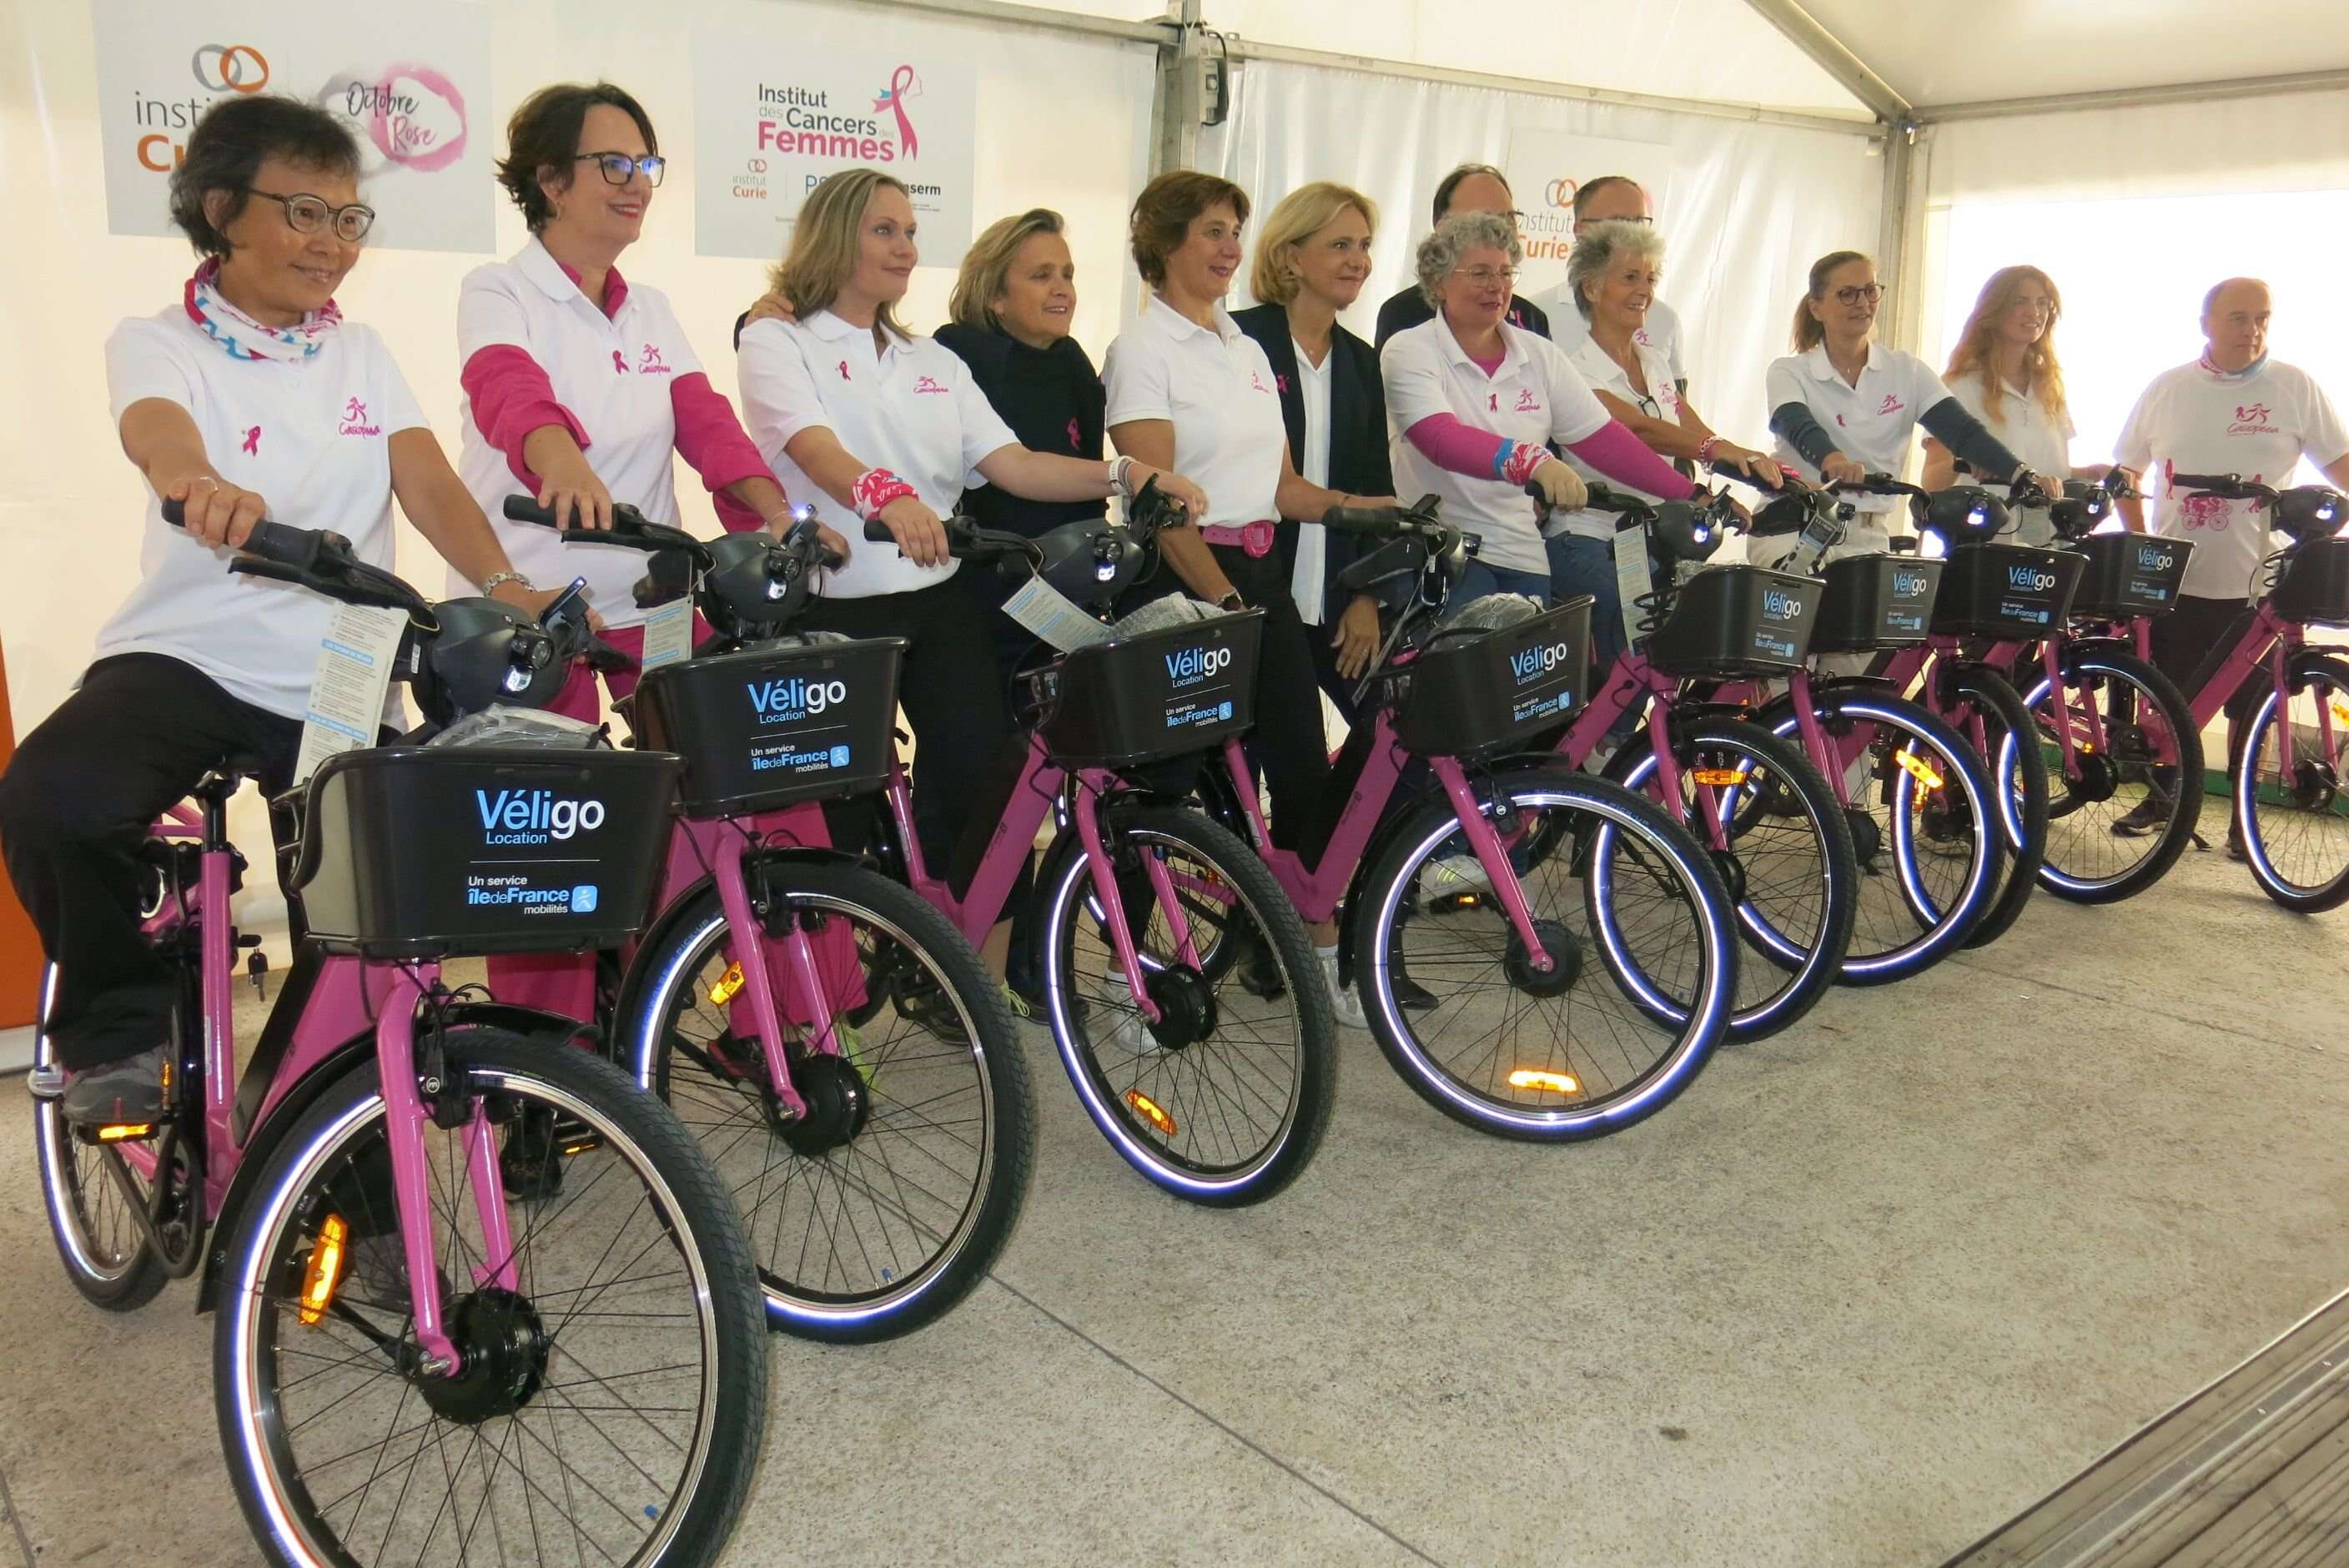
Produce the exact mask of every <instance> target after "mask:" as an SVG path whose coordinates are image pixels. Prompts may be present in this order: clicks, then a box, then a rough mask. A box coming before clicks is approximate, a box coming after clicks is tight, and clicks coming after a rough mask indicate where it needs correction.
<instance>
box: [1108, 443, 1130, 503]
mask: <svg viewBox="0 0 2349 1568" xmlns="http://www.w3.org/2000/svg"><path fill="white" fill-rule="evenodd" d="M1131 479H1133V459H1132V458H1130V457H1128V456H1126V455H1125V454H1124V453H1123V452H1120V453H1118V455H1117V456H1115V457H1113V458H1112V459H1110V460H1109V482H1110V488H1111V489H1112V490H1116V491H1117V492H1118V494H1120V495H1123V496H1131V495H1132V494H1133V486H1132V485H1131V484H1129V483H1128V482H1127V481H1128V480H1131Z"/></svg>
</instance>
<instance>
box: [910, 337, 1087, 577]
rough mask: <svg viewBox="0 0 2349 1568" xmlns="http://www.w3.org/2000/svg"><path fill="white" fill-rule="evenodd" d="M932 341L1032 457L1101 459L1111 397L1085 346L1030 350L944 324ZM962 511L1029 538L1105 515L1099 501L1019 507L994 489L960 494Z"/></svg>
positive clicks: (1069, 343) (1071, 343)
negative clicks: (964, 370) (964, 369)
mask: <svg viewBox="0 0 2349 1568" xmlns="http://www.w3.org/2000/svg"><path fill="white" fill-rule="evenodd" d="M936 336H937V340H938V341H939V342H940V343H942V344H944V345H945V346H947V348H949V349H951V350H953V351H954V353H955V355H956V356H957V358H959V359H961V361H962V362H963V363H964V364H965V365H968V366H970V378H971V379H972V380H973V381H975V382H977V383H978V389H979V390H980V391H981V392H984V393H986V394H987V400H988V402H989V403H990V404H992V405H994V407H995V411H996V412H997V413H998V414H999V415H1001V416H1002V418H1003V422H1004V423H1005V424H1007V425H1009V426H1010V427H1011V433H1012V434H1013V435H1015V436H1017V437H1019V444H1020V445H1021V446H1023V447H1026V448H1027V449H1030V451H1037V452H1058V453H1061V454H1062V455H1063V456H1066V457H1071V458H1092V459H1095V460H1099V459H1100V458H1101V455H1102V414H1103V412H1104V411H1105V409H1106V407H1107V405H1108V401H1109V394H1108V393H1106V392H1104V391H1102V384H1101V377H1099V376H1097V375H1095V374H1094V372H1093V362H1092V359H1091V358H1089V357H1088V356H1086V354H1085V350H1084V346H1083V345H1082V344H1081V343H1079V342H1078V341H1077V340H1076V339H1075V338H1073V337H1064V338H1062V339H1061V341H1060V342H1058V343H1056V344H1054V345H1052V346H1051V347H1050V348H1030V347H1029V346H1027V345H1026V344H1024V343H1022V342H1020V341H1019V339H1018V338H1016V337H1013V336H1012V335H1010V334H1009V333H1002V332H984V331H981V330H979V329H978V328H977V327H970V326H964V325H959V324H958V323H956V322H951V321H950V322H948V323H947V324H946V325H944V326H941V327H939V328H938V330H937V334H936ZM962 508H963V511H966V512H968V514H969V515H970V516H971V517H972V518H973V519H974V520H975V521H978V523H979V524H980V525H981V526H982V527H986V528H999V529H1005V530H1008V531H1010V532H1013V533H1024V534H1026V535H1028V536H1029V537H1030V538H1031V539H1032V538H1034V537H1035V536H1036V535H1038V534H1040V533H1043V532H1045V531H1048V530H1050V529H1055V528H1058V527H1060V526H1061V524H1062V523H1064V522H1076V521H1080V520H1081V519H1084V518H1092V517H1100V516H1102V515H1104V513H1106V511H1108V508H1107V507H1106V506H1105V505H1103V503H1102V502H1100V501H1097V500H1022V499H1020V498H1019V497H1018V496H1015V495H1010V494H1007V493H1006V492H1004V491H1003V490H998V489H997V488H996V487H995V486H993V485H981V486H979V487H978V488H977V489H976V490H965V491H963V492H962Z"/></svg>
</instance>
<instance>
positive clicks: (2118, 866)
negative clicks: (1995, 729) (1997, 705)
mask: <svg viewBox="0 0 2349 1568" xmlns="http://www.w3.org/2000/svg"><path fill="white" fill-rule="evenodd" d="M2062 668H2063V673H2064V685H2063V687H2062V689H2061V690H2060V691H2058V690H2056V689H2055V688H2054V686H2052V685H2051V684H2050V683H2049V681H2048V679H2047V676H2046V675H2045V674H2044V673H2042V674H2041V675H2040V676H2039V677H2038V679H2037V681H2036V682H2035V683H2034V684H2033V686H2031V687H2030V689H2029V690H2027V691H2026V692H2024V693H2023V704H2024V706H2026V707H2029V708H2030V709H2031V717H2032V719H2033V723H2034V725H2035V727H2036V730H2037V735H2036V737H2035V738H2036V740H2037V743H2038V746H2039V749H2040V752H2041V754H2042V755H2043V756H2044V758H2046V762H2047V785H2048V798H2047V857H2046V860H2045V861H2044V862H2043V863H2042V864H2041V865H2040V868H2039V885H2040V886H2042V887H2044V888H2045V889H2046V890H2047V891H2048V892H2052V893H2054V894H2055V896H2057V897H2058V898H2065V899H2069V900H2071V901H2072V902H2073V903H2118V902H2119V901H2120V900H2122V899H2125V898H2129V897H2132V896H2134V895H2135V894H2137V893H2140V892H2144V891H2145V890H2146V889H2147V888H2149V887H2151V886H2152V885H2153V884H2154V883H2156V882H2159V881H2160V880H2161V879H2162V878H2163V877H2164V876H2165V875H2167V874H2168V871H2169V868H2170V867H2172V866H2174V865H2176V864H2177V863H2178V856H2179V855H2182V854H2184V853H2185V852H2186V846H2187V845H2188V844H2189V843H2190V842H2192V841H2193V839H2194V827H2195V823H2196V821H2197V820H2199V817H2200V815H2201V810H2200V807H2201V800H2202V733H2201V731H2200V729H2199V727H2196V725H2195V723H2194V715H2193V713H2192V711H2191V710H2190V709H2189V707H2187V706H2186V698H2185V697H2184V696H2182V695H2181V694H2180V693H2179V692H2178V687H2177V686H2176V684H2175V683H2174V682H2172V681H2171V680H2170V678H2169V677H2168V676H2165V675H2163V674H2162V673H2161V672H2160V671H2159V670H2158V669H2155V668H2154V667H2153V666H2152V665H2149V664H2147V663H2146V662H2145V661H2144V660H2143V659H2140V658H2138V657H2137V655H2134V654H2124V653H2120V652H2118V651H2117V650H2113V649H2106V648H2098V647H2095V646H2074V647H2071V648H2068V649H2066V650H2065V651H2064V663H2063V666H2062ZM2099 737H2101V740H2102V743H2101V745H2100V744H2099V743H2098V738H2099ZM2064 738H2069V739H2070V741H2071V761H2070V762H2069V763H2066V762H2065V761H2064V746H2063V744H2062V742H2063V739H2064Z"/></svg>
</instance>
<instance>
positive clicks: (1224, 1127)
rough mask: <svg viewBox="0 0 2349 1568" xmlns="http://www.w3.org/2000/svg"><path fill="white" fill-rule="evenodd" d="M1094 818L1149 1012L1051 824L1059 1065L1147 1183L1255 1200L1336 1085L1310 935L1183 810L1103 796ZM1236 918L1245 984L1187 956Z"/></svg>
mask: <svg viewBox="0 0 2349 1568" xmlns="http://www.w3.org/2000/svg"><path fill="white" fill-rule="evenodd" d="M1102 839H1103V842H1104V845H1105V847H1106V849H1107V850H1108V852H1109V855H1110V857H1111V860H1112V864H1113V867H1114V872H1115V876H1116V879H1117V887H1118V890H1119V893H1120V903H1121V906H1122V908H1123V913H1124V915H1125V918H1126V922H1127V924H1128V927H1129V928H1130V930H1131V933H1132V936H1133V945H1134V948H1135V956H1136V958H1137V960H1138V962H1139V964H1140V965H1141V968H1142V971H1143V989H1144V991H1145V992H1146V993H1147V994H1148V995H1149V996H1150V998H1151V1001H1152V1003H1153V1005H1154V1007H1155V1008H1156V1010H1157V1012H1158V1017H1157V1018H1156V1019H1155V1020H1153V1019H1151V1018H1150V1017H1148V1016H1146V1015H1145V1014H1144V1013H1143V1011H1142V1010H1141V1008H1140V1007H1138V1006H1135V1004H1134V1000H1133V987H1132V986H1131V985H1129V984H1128V982H1127V979H1126V975H1125V972H1124V970H1123V968H1121V967H1120V966H1119V964H1118V960H1117V954H1116V951H1115V948H1114V946H1113V945H1112V939H1111V936H1110V934H1109V932H1108V931H1107V930H1106V929H1105V917H1104V916H1103V915H1102V913H1100V906H1099V903H1098V902H1097V901H1095V900H1094V897H1093V894H1094V883H1093V874H1092V862H1091V861H1089V860H1088V859H1087V857H1086V855H1085V853H1084V851H1083V850H1082V849H1081V846H1080V845H1079V844H1078V842H1077V836H1076V834H1075V833H1073V832H1070V833H1064V834H1063V835H1062V836H1061V841H1060V842H1059V843H1057V844H1055V845H1054V846H1053V849H1052V851H1051V852H1050V853H1049V854H1048V855H1047V856H1046V858H1045V862H1044V865H1045V869H1044V872H1043V873H1042V875H1041V876H1040V877H1039V879H1038V882H1037V890H1036V896H1037V898H1038V899H1039V900H1040V901H1041V903H1042V907H1043V911H1044V914H1043V919H1042V921H1041V922H1040V927H1039V929H1040V931H1041V933H1042V938H1041V939H1042V942H1043V944H1044V948H1043V951H1044V955H1045V975H1044V988H1045V1014H1046V1019H1047V1021H1048V1022H1049V1023H1050V1026H1051V1030H1052V1043H1053V1044H1054V1046H1055V1047H1058V1048H1059V1050H1060V1053H1061V1066H1062V1067H1063V1068H1066V1069H1067V1071H1068V1075H1069V1081H1070V1083H1071V1085H1073V1086H1074V1087H1075V1088H1076V1091H1077V1098H1078V1099H1079V1100H1080V1101H1081V1102H1082V1104H1083V1105H1084V1108H1085V1114H1086V1115H1087V1116H1089V1117H1091V1118H1092V1122H1093V1125H1094V1126H1095V1127H1097V1128H1099V1129H1100V1130H1101V1133H1102V1136H1103V1137H1104V1138H1106V1139H1108V1140H1109V1141H1110V1146H1111V1147H1112V1148H1113V1149H1115V1150H1117V1151H1118V1153H1119V1155H1120V1156H1122V1157H1123V1159H1124V1160H1125V1161H1126V1163H1128V1164H1129V1165H1131V1166H1133V1168H1134V1169H1135V1170H1136V1171H1140V1172H1141V1173H1142V1174H1143V1176H1144V1177H1146V1178H1147V1179H1148V1180H1149V1181H1152V1182H1154V1184H1156V1185H1157V1186H1158V1187H1160V1188H1161V1189H1163V1190H1164V1191H1167V1192H1169V1193H1172V1194H1173V1195H1174V1196H1175V1197H1177V1198H1181V1199H1184V1200H1185V1201H1186V1202H1193V1203H1201V1204H1206V1205H1208V1206H1211V1207H1221V1208H1230V1207H1237V1206H1238V1205H1240V1204H1244V1203H1256V1202H1262V1201H1263V1200H1265V1199H1267V1198H1269V1197H1271V1196H1272V1195H1273V1194H1274V1193H1276V1192H1278V1191H1280V1190H1281V1189H1282V1188H1284V1187H1286V1186H1288V1184H1289V1183H1290V1182H1291V1181H1295V1180H1296V1179H1297V1177H1298V1175H1299V1173H1300V1172H1302V1171H1304V1169H1305V1166H1306V1164H1307V1162H1308V1161H1310V1160H1311V1159H1312V1158H1313V1151H1314V1150H1316V1149H1318V1148H1319V1147H1320V1143H1321V1135H1322V1134H1323V1132H1325V1131H1326V1130H1328V1128H1329V1125H1330V1106H1331V1103H1332V1101H1333V1099H1334V1098H1335V1096H1336V1094H1337V1087H1338V1077H1337V1072H1338V1062H1337V1032H1338V1021H1337V1016H1336V1013H1335V1011H1334V1010H1333V1009H1332V1007H1331V1006H1330V994H1329V989H1328V987H1327V986H1326V985H1324V984H1323V982H1322V978H1321V971H1320V965H1319V962H1318V961H1317V960H1316V959H1315V958H1314V956H1313V943H1312V939H1311V938H1310V937H1309V936H1308V935H1307V934H1306V931H1305V925H1304V923H1303V922H1302V921H1300V920H1299V918H1298V914H1297V911H1296V910H1295V909H1294V908H1292V907H1291V906H1290V904H1289V902H1288V897H1287V895H1285V894H1284V893H1282V892H1281V891H1280V884H1279V883H1278V882H1275V881H1274V880H1273V878H1272V873H1271V872H1269V871H1268V870H1267V869H1266V868H1265V864H1264V861H1262V860H1260V859H1258V858H1257V854H1256V852H1255V851H1253V850H1251V849H1249V848H1248V847H1247V845H1246V844H1244V843H1242V842H1241V841H1239V840H1238V839H1237V838H1236V837H1234V836H1233V835H1232V833H1231V832H1230V831H1229V830H1226V829H1224V828H1221V827H1218V826H1216V824H1215V823H1214V822H1211V821H1209V820H1207V819H1206V817H1204V816H1202V815H1200V814H1199V813H1198V812H1196V811H1194V810H1186V809H1184V808H1182V807H1177V806H1154V805H1144V804H1141V803H1139V802H1133V801H1128V800H1125V799H1120V798H1118V797H1116V796H1112V797H1111V798H1110V799H1108V800H1105V801H1104V802H1102ZM1159 872H1164V888H1165V889H1166V891H1167V892H1168V893H1169V894H1171V897H1162V895H1161V893H1160V891H1159V888H1160V878H1159V876H1158V874H1157V873H1159ZM1170 903H1171V904H1172V906H1173V914H1172V917H1171V918H1170V913H1169V909H1168V905H1169V904H1170ZM1242 932H1247V934H1248V936H1249V939H1250V940H1252V941H1257V942H1261V944H1263V948H1264V956H1265V958H1266V960H1267V962H1268V964H1269V965H1270V966H1271V969H1270V973H1269V974H1268V975H1265V976H1260V977H1259V978H1258V980H1257V984H1256V985H1254V986H1251V985H1244V984H1242V983H1241V978H1240V975H1241V971H1242V970H1243V969H1244V968H1246V967H1247V966H1246V965H1230V966H1222V967H1217V966H1212V965H1206V963H1205V962H1204V960H1203V955H1204V954H1209V953H1212V952H1214V951H1216V950H1217V949H1218V948H1219V947H1220V946H1222V944H1224V942H1225V940H1226V935H1227V934H1231V935H1237V934H1239V933H1242ZM1186 949H1187V951H1188V954H1189V956H1188V957H1187V958H1186V957H1185V951H1186ZM1266 981H1269V984H1267V983H1265V982H1266Z"/></svg>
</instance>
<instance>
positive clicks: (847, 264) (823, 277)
mask: <svg viewBox="0 0 2349 1568" xmlns="http://www.w3.org/2000/svg"><path fill="white" fill-rule="evenodd" d="M884 187H886V188H887V189H889V190H892V191H896V192H897V193H898V194H900V195H902V196H905V198H906V200H908V201H911V200H912V199H913V197H912V193H911V192H909V191H906V189H905V183H904V181H900V180H897V179H896V178H895V177H894V176H891V175H887V174H884V173H882V172H881V171H880V170H877V169H843V170H841V171H840V172H839V173H837V174H834V175H831V176H829V177H828V178H826V179H825V180H824V181H823V183H822V184H820V185H818V186H817V187H816V188H815V189H814V190H812V191H809V192H808V199H807V201H806V203H805V205H803V206H802V207H801V208H800V218H799V222H798V223H796V224H795V225H793V226H792V242H791V247H790V248H789V249H788V250H786V251H784V252H783V259H782V260H781V262H778V263H776V264H775V270H774V272H773V273H771V275H770V277H769V280H768V286H769V287H771V288H772V289H773V290H774V291H775V292H776V293H777V294H781V295H782V296H783V297H784V298H785V299H787V300H789V301H791V302H792V310H794V311H796V312H798V313H799V317H800V319H801V320H802V321H805V320H806V319H807V318H808V317H809V316H811V315H814V314H815V313H816V312H817V311H820V310H823V309H825V308H827V307H828V306H829V305H830V304H832V302H833V300H835V299H838V298H839V297H840V286H841V285H842V284H844V283H846V282H847V281H848V280H849V279H850V278H852V277H854V276H855V275H856V259H857V256H858V254H859V253H860V252H861V250H862V247H863V242H864V209H865V206H866V205H867V204H868V203H869V202H871V201H872V200H873V193H874V191H879V190H881V189H883V188H884ZM873 319H874V324H875V325H879V326H885V327H886V328H888V329H889V331H890V332H892V333H894V334H895V335H896V336H897V337H899V338H900V339H905V340H910V339H911V338H912V337H913V334H912V333H910V332H907V331H906V330H905V324H904V323H902V322H900V321H899V320H898V319H897V311H896V307H895V305H894V304H883V305H882V306H881V308H880V309H879V310H878V311H877V312H876V313H875V314H874V318H873Z"/></svg>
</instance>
